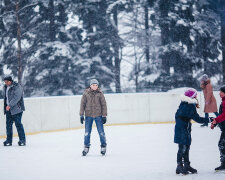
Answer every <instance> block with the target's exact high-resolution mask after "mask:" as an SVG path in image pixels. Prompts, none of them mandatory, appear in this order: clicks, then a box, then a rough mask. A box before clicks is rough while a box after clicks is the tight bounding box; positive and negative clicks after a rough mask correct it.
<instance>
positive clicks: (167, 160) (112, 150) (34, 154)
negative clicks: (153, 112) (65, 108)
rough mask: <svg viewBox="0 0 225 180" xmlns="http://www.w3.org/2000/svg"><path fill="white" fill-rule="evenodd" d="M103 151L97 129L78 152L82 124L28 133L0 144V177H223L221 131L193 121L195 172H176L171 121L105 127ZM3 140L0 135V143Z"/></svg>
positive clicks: (128, 179) (15, 179) (12, 179)
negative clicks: (20, 143) (23, 142)
mask: <svg viewBox="0 0 225 180" xmlns="http://www.w3.org/2000/svg"><path fill="white" fill-rule="evenodd" d="M105 131H106V136H107V141H108V149H107V155H106V156H101V155H100V143H99V138H98V134H97V131H96V128H94V129H93V131H92V138H91V141H92V146H91V149H90V152H89V154H88V155H87V156H86V157H82V156H81V152H82V149H83V135H84V129H80V130H74V131H64V132H57V133H43V134H38V135H30V136H27V146H26V147H19V146H17V141H18V138H15V139H14V144H13V146H12V147H4V146H0V179H1V180H49V179H52V180H74V179H76V180H86V179H87V180H95V179H96V180H134V179H135V180H155V179H159V180H164V179H165V180H168V179H171V180H172V179H173V180H176V179H182V180H185V179H201V180H209V179H210V180H215V179H216V180H222V179H223V180H224V179H225V174H222V173H215V172H214V168H215V167H217V166H218V165H219V164H220V162H219V151H218V147H217V143H218V140H219V136H220V130H219V129H218V128H216V129H215V130H213V131H212V130H211V129H209V128H200V127H199V124H193V131H192V146H191V150H190V160H191V165H193V167H194V168H196V169H197V170H198V174H194V175H187V176H181V175H176V174H175V168H176V153H177V145H176V144H174V143H173V135H174V132H173V131H174V124H161V125H160V124H146V125H130V126H107V127H106V128H105ZM2 142H3V139H0V143H1V144H2Z"/></svg>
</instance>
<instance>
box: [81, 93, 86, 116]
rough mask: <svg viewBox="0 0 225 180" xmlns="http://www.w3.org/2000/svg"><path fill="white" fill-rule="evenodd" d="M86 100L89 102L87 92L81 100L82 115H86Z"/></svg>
mask: <svg viewBox="0 0 225 180" xmlns="http://www.w3.org/2000/svg"><path fill="white" fill-rule="evenodd" d="M86 102H87V98H86V95H85V93H84V94H83V96H82V98H81V102H80V116H83V115H84V110H85V106H86Z"/></svg>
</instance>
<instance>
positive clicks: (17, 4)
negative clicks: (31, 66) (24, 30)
mask: <svg viewBox="0 0 225 180" xmlns="http://www.w3.org/2000/svg"><path fill="white" fill-rule="evenodd" d="M19 9H20V7H19V0H17V1H16V22H17V45H18V49H17V60H18V82H19V83H20V84H21V83H22V76H23V66H22V49H21V28H20V17H19Z"/></svg>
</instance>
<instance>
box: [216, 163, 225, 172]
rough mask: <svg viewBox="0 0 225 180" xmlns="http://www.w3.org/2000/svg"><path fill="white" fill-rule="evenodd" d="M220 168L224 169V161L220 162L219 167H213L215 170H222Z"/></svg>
mask: <svg viewBox="0 0 225 180" xmlns="http://www.w3.org/2000/svg"><path fill="white" fill-rule="evenodd" d="M222 170H225V162H224V163H221V165H220V166H219V167H217V168H215V171H222Z"/></svg>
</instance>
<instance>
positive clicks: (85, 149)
mask: <svg viewBox="0 0 225 180" xmlns="http://www.w3.org/2000/svg"><path fill="white" fill-rule="evenodd" d="M88 152H89V147H84V150H83V152H82V154H83V156H86V155H87V153H88Z"/></svg>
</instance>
